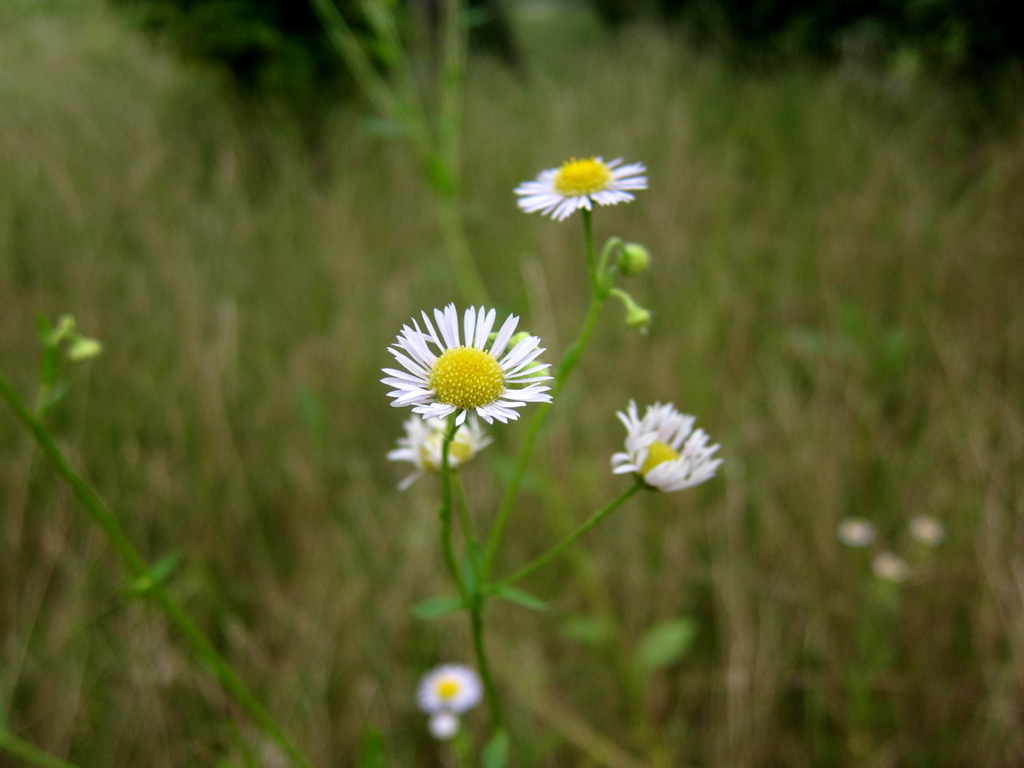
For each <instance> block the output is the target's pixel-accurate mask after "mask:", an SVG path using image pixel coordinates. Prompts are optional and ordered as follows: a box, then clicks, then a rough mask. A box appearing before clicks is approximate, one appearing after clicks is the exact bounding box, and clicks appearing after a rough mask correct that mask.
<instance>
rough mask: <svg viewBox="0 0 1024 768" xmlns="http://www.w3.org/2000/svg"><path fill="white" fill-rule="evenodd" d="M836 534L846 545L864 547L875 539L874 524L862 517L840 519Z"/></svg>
mask: <svg viewBox="0 0 1024 768" xmlns="http://www.w3.org/2000/svg"><path fill="white" fill-rule="evenodd" d="M836 534H837V535H838V536H839V540H840V541H841V542H843V544H845V545H846V546H848V547H866V546H868V544H870V543H871V542H872V541H874V540H875V526H874V525H873V524H872V522H871V521H870V520H865V519H864V518H863V517H847V518H844V519H843V520H842V521H840V523H839V528H838V529H837V530H836Z"/></svg>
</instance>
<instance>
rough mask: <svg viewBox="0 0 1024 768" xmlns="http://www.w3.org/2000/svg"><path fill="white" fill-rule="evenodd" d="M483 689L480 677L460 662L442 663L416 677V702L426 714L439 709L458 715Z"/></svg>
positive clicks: (480, 694)
mask: <svg viewBox="0 0 1024 768" xmlns="http://www.w3.org/2000/svg"><path fill="white" fill-rule="evenodd" d="M483 692H484V688H483V685H482V684H481V682H480V677H479V676H478V675H477V673H476V672H475V671H474V670H472V669H470V668H469V667H464V666H462V665H461V664H443V665H441V666H440V667H436V668H435V669H432V670H431V671H430V672H428V673H427V674H425V675H424V676H423V679H422V680H420V686H419V689H418V690H417V691H416V701H417V703H418V704H419V706H420V709H422V710H423V711H424V712H426V713H427V714H428V715H436V714H438V713H441V712H446V713H448V714H450V715H461V714H462V713H463V712H465V711H466V710H468V709H472V708H473V707H475V706H476V705H477V704H479V703H480V699H481V698H483ZM457 728H458V725H457V724H456V729H457ZM453 733H454V732H453Z"/></svg>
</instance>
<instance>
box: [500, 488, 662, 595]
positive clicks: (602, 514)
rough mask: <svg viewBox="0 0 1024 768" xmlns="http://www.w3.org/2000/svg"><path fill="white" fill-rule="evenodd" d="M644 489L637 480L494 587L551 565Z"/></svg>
mask: <svg viewBox="0 0 1024 768" xmlns="http://www.w3.org/2000/svg"><path fill="white" fill-rule="evenodd" d="M642 487H643V483H642V482H641V481H640V480H639V479H638V480H636V482H634V483H633V485H631V486H630V487H629V488H627V489H626V490H625V491H623V492H622V493H621V494H619V496H618V497H617V498H616V499H615V500H614V501H612V502H611V503H610V504H608V505H607V506H604V507H601V509H599V510H597V511H596V512H594V513H593V514H591V515H590V517H588V518H587V519H586V520H584V521H583V522H582V523H581V524H580V525H579V526H578V527H577V528H576V530H574V531H573V532H572V533H570V534H569V535H568V536H567V537H566V538H564V539H563V540H562V541H561V542H560V543H559V544H556V545H555V546H554V547H552V548H551V549H549V550H548V551H547V552H545V553H544V554H543V555H541V556H540V557H538V558H537V559H536V560H532V561H531V562H529V563H527V564H526V565H524V566H523V567H522V568H520V569H519V570H518V571H516V572H515V573H513V574H512V575H511V576H508V577H506V578H504V579H502V580H501V581H499V582H498V583H497V584H495V585H494V588H500V587H507V586H510V585H512V584H514V583H515V582H517V581H519V580H520V579H523V578H525V577H527V576H529V575H530V574H531V573H533V572H534V571H536V570H537V569H538V568H541V567H543V566H545V565H547V564H548V563H550V562H551V561H552V560H554V559H555V558H556V557H558V556H559V555H561V554H562V553H563V552H565V551H566V550H567V549H569V547H571V546H572V545H573V544H575V543H576V542H577V541H579V539H580V538H581V537H582V536H583V535H584V534H585V533H586V532H587V531H589V530H590V529H591V528H593V527H594V526H595V525H597V524H598V523H600V522H601V521H602V520H604V519H605V518H606V517H608V515H610V514H611V513H612V512H614V511H615V510H616V509H618V508H619V507H621V506H622V505H623V504H625V503H626V501H627V500H628V499H629V498H630V497H631V496H632V495H633V494H634V493H636V492H637V491H639V490H640V489H641V488H642Z"/></svg>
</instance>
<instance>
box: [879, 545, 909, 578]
mask: <svg viewBox="0 0 1024 768" xmlns="http://www.w3.org/2000/svg"><path fill="white" fill-rule="evenodd" d="M871 570H872V571H874V572H875V576H877V577H878V578H880V579H885V580H886V581H892V582H896V583H899V582H901V581H906V580H907V579H908V578H910V566H909V565H907V561H906V560H904V559H903V558H902V557H900V556H899V555H894V554H893V553H892V552H879V553H878V554H877V555H875V557H874V559H873V560H872V561H871Z"/></svg>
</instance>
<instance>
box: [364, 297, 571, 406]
mask: <svg viewBox="0 0 1024 768" xmlns="http://www.w3.org/2000/svg"><path fill="white" fill-rule="evenodd" d="M421 316H422V318H423V324H424V327H425V329H426V330H425V331H424V330H421V329H420V325H419V323H418V322H417V321H416V319H415V318H414V319H413V321H412V326H411V327H410V326H408V325H405V326H402V332H401V333H399V334H398V339H397V343H396V344H395V346H393V347H388V351H389V352H391V354H392V355H394V357H395V360H397V361H398V362H399V364H400V365H401V366H402V367H403V368H405V370H404V371H403V370H396V369H394V368H384V369H383V370H384V373H386V374H387V377H385V378H383V379H381V381H382V382H383V383H385V384H387V385H389V386H392V387H394V389H393V390H392V391H391V392H388V397H391V398H394V400H393V402H392V403H391V404H392V405H394V406H396V407H399V406H405V405H411V406H412V409H413V411H414V412H415V413H419V414H422V415H423V416H424V417H425V418H439V419H443V418H445V417H447V416H449V415H450V414H453V413H457V414H458V416H457V417H456V423H457V424H460V425H461V424H462V423H463V422H465V420H466V416H467V415H468V414H469V413H470V412H475V413H476V414H477V415H478V416H479V417H480V418H481V419H483V420H484V421H486V422H487V423H488V424H492V423H493V422H494V420H495V419H497V420H498V421H500V422H502V423H505V422H508V421H514V420H515V419H518V418H519V412H518V411H517V410H516V409H517V408H522V407H524V406H525V405H526V404H527V403H550V402H551V395H549V394H547V392H548V390H549V389H550V387H547V386H544V385H543V384H541V383H540V382H543V381H547V380H549V379H550V378H551V377H550V376H546V375H544V374H545V373H547V368H548V366H547V365H546V364H537V363H534V361H535V360H536V359H537V358H538V357H539V356H540V355H541V353H543V352H544V349H543V348H542V347H541V346H540V339H539V338H537V337H536V336H527V337H526V338H524V339H522V340H520V341H519V343H518V344H515V345H514V346H513V347H512V349H511V350H509V351H508V352H507V353H506V351H505V350H506V347H508V346H509V340H510V339H511V338H512V334H513V333H515V330H516V325H517V324H518V323H519V318H518V317H516V316H515V315H510V316H509V317H508V319H507V320H506V321H505V322H504V324H503V325H502V326H501V329H500V330H499V331H498V333H497V336H496V337H495V339H494V343H493V344H491V346H490V349H487V341H488V339H489V338H490V335H491V329H492V328H493V327H494V318H495V311H494V310H493V309H492V310H490V311H487V310H485V309H484V308H483V307H480V308H478V309H474V308H472V307H470V308H469V309H467V310H466V312H465V316H464V318H463V331H464V335H463V337H462V338H461V339H460V335H459V317H458V314H457V313H456V311H455V305H454V304H449V305H448V306H447V307H445V308H444V311H443V312H442V311H441V310H439V309H435V310H434V320H435V322H436V323H437V330H434V325H433V324H432V323H431V322H430V318H428V317H427V313H426V312H422V313H421Z"/></svg>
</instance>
